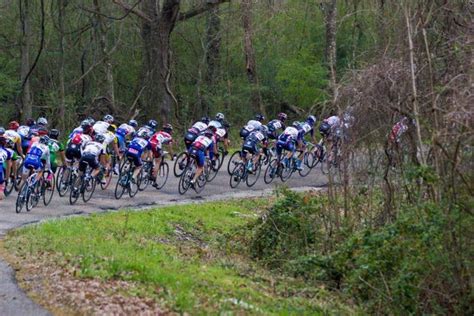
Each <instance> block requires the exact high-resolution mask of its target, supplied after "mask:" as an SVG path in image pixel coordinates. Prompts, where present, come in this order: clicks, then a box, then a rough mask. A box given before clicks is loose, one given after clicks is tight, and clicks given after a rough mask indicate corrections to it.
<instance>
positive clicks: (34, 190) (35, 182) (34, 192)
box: [15, 168, 54, 213]
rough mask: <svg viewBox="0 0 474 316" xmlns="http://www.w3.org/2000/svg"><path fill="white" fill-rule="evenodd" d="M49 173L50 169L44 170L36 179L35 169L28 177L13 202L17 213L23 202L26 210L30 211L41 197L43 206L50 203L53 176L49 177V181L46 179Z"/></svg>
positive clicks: (52, 190) (52, 191)
mask: <svg viewBox="0 0 474 316" xmlns="http://www.w3.org/2000/svg"><path fill="white" fill-rule="evenodd" d="M30 170H32V168H30ZM50 174H52V173H51V171H49V170H48V171H45V172H43V175H42V177H41V178H40V179H37V177H38V173H37V172H36V171H35V172H33V173H32V174H31V175H30V176H29V177H28V179H27V180H26V181H25V183H23V185H22V186H21V188H20V190H19V192H18V196H17V199H16V203H15V211H16V212H17V213H20V212H21V210H22V209H23V205H25V204H26V211H27V212H29V211H31V210H32V209H33V208H34V207H36V206H37V205H38V203H39V200H40V199H41V198H43V204H44V206H48V205H49V203H51V200H52V198H53V195H54V176H52V177H51V181H48V180H47V178H48V177H49V175H50Z"/></svg>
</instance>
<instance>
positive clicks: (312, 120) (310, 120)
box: [306, 115, 316, 126]
mask: <svg viewBox="0 0 474 316" xmlns="http://www.w3.org/2000/svg"><path fill="white" fill-rule="evenodd" d="M306 122H308V123H309V125H311V126H313V125H314V123H316V117H315V116H314V115H310V116H308V118H307V119H306Z"/></svg>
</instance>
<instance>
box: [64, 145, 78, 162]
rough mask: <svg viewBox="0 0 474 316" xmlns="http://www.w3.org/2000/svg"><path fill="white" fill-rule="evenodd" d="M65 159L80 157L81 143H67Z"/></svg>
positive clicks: (71, 159) (70, 159)
mask: <svg viewBox="0 0 474 316" xmlns="http://www.w3.org/2000/svg"><path fill="white" fill-rule="evenodd" d="M66 159H67V160H69V161H73V160H74V159H77V160H79V159H81V145H76V144H69V145H68V146H67V148H66Z"/></svg>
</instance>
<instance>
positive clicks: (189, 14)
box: [178, 0, 230, 21]
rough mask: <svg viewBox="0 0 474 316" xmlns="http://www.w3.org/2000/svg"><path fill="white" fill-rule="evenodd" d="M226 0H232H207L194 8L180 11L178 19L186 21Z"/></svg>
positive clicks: (228, 0) (227, 0)
mask: <svg viewBox="0 0 474 316" xmlns="http://www.w3.org/2000/svg"><path fill="white" fill-rule="evenodd" d="M224 2H230V0H214V1H211V0H207V1H206V3H204V4H202V5H200V6H198V7H196V8H194V9H191V10H189V11H187V12H183V13H180V14H179V15H178V21H185V20H187V19H190V18H192V17H195V16H197V15H199V14H202V13H204V12H206V11H208V10H209V9H211V8H213V7H215V6H218V5H220V4H222V3H224Z"/></svg>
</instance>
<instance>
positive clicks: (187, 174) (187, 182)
mask: <svg viewBox="0 0 474 316" xmlns="http://www.w3.org/2000/svg"><path fill="white" fill-rule="evenodd" d="M193 178H194V168H193V165H192V164H190V165H188V166H187V167H186V168H185V169H184V172H183V173H182V174H181V177H180V178H179V183H178V192H179V194H181V195H183V194H184V193H186V192H187V191H188V190H189V187H190V186H191V180H192V179H193Z"/></svg>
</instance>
